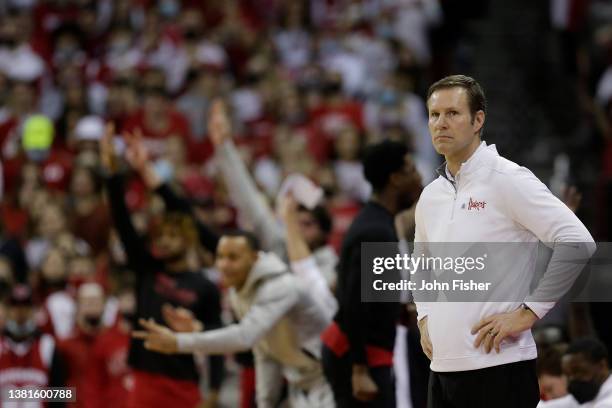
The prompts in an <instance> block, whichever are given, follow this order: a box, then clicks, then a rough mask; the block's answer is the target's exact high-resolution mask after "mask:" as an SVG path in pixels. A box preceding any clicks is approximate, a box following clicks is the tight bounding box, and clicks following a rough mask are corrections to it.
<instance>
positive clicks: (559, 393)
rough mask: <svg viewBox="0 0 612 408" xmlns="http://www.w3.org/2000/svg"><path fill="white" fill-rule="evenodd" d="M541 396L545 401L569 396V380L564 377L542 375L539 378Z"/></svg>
mask: <svg viewBox="0 0 612 408" xmlns="http://www.w3.org/2000/svg"><path fill="white" fill-rule="evenodd" d="M538 381H539V383H540V395H542V396H543V397H544V399H545V400H551V399H556V398H561V397H564V396H566V395H567V378H565V376H564V375H552V374H542V375H540V377H539V378H538Z"/></svg>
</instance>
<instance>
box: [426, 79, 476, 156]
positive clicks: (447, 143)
mask: <svg viewBox="0 0 612 408" xmlns="http://www.w3.org/2000/svg"><path fill="white" fill-rule="evenodd" d="M427 108H428V110H429V133H430V135H431V140H432V142H433V146H434V148H435V149H436V151H437V152H438V153H439V154H442V155H444V156H445V157H447V158H448V157H454V156H457V155H461V153H462V152H463V151H465V150H466V149H467V148H468V147H469V146H472V145H473V144H474V143H478V141H479V138H478V132H479V130H480V129H481V128H482V125H483V124H484V112H482V111H478V112H476V114H475V115H474V117H472V114H471V113H470V106H469V103H468V95H467V91H466V90H465V89H464V88H461V87H454V88H443V89H439V90H437V91H435V92H434V93H433V94H432V95H431V97H430V98H429V100H428V101H427Z"/></svg>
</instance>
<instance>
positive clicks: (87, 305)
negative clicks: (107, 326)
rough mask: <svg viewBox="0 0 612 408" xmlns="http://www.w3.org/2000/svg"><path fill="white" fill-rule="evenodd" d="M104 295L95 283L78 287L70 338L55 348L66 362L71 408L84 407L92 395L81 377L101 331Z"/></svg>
mask: <svg viewBox="0 0 612 408" xmlns="http://www.w3.org/2000/svg"><path fill="white" fill-rule="evenodd" d="M105 300H106V299H105V295H104V291H103V289H102V287H101V286H100V285H99V284H97V283H93V282H92V283H86V284H84V285H81V286H80V287H79V289H78V292H77V296H76V326H75V328H74V330H73V333H72V335H71V336H70V337H68V338H67V339H65V340H62V341H60V343H59V345H58V347H59V349H60V351H61V353H62V356H64V358H65V360H66V368H67V381H66V383H67V385H68V386H69V387H75V388H76V394H77V399H76V402H75V406H77V407H85V406H86V404H87V403H88V401H90V400H91V399H92V397H93V396H92V395H90V393H89V392H88V387H87V384H86V381H85V378H86V377H85V376H84V375H83V374H84V373H85V372H87V369H88V367H89V364H90V357H91V352H92V350H93V347H94V345H95V342H96V340H97V337H98V335H99V334H100V333H101V332H102V330H103V325H102V314H103V313H104V306H105Z"/></svg>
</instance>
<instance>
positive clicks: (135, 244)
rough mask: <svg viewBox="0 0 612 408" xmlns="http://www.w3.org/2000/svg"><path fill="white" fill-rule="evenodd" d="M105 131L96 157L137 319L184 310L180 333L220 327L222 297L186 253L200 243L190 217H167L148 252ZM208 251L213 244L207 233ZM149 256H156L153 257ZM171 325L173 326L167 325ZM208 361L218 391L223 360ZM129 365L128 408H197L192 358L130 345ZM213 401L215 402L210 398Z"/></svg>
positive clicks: (163, 190)
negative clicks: (132, 279)
mask: <svg viewBox="0 0 612 408" xmlns="http://www.w3.org/2000/svg"><path fill="white" fill-rule="evenodd" d="M113 133H114V131H113V129H112V128H111V127H110V126H109V128H108V129H107V132H106V134H105V135H104V138H103V139H102V141H101V143H100V158H101V163H102V165H103V166H104V168H105V170H106V171H107V172H108V173H109V175H110V177H109V178H108V180H107V189H108V194H109V202H110V207H111V213H112V216H113V219H114V222H115V227H116V228H117V231H118V233H119V237H120V239H121V242H122V244H123V247H124V249H125V253H126V256H127V259H128V266H129V267H130V268H131V269H132V270H133V271H134V272H135V273H136V288H135V289H136V313H135V314H136V317H139V318H153V319H156V320H158V321H161V320H162V319H164V318H165V317H166V314H167V313H166V312H165V311H166V310H168V309H172V310H173V307H175V308H182V309H187V310H189V311H190V312H191V314H192V315H193V316H194V317H195V319H196V320H197V321H194V322H193V324H191V325H189V327H185V326H182V327H181V330H183V329H184V330H186V331H195V330H202V324H203V325H204V327H205V328H206V329H207V330H208V329H214V328H215V327H220V326H221V316H220V314H221V305H220V295H219V291H218V289H217V287H216V286H215V285H214V284H213V283H212V282H210V281H209V280H208V279H206V278H205V277H204V276H203V275H202V274H201V273H198V272H196V271H194V270H192V269H191V267H190V263H189V255H188V254H189V250H190V249H191V248H192V247H193V246H194V245H196V243H197V241H198V232H199V231H198V229H197V227H196V225H195V224H194V222H193V219H192V217H191V216H190V215H187V214H184V213H180V212H168V213H166V214H164V216H163V218H162V220H161V221H160V222H159V224H158V225H157V226H156V228H155V229H154V230H153V231H152V234H151V235H152V237H151V238H152V239H151V240H152V244H153V249H152V250H150V249H149V248H148V247H147V245H146V244H145V242H144V239H143V237H140V236H139V235H138V233H137V232H136V230H135V228H134V225H133V224H132V221H131V217H130V214H129V211H128V209H127V206H126V204H125V199H124V190H123V187H122V182H123V180H122V177H121V175H120V174H119V172H118V158H117V157H116V156H115V151H114V145H113V139H112V138H113ZM157 192H158V193H159V194H160V195H161V196H162V197H163V198H164V201H165V202H166V203H169V202H170V203H171V202H172V199H171V196H172V195H173V193H172V192H171V191H170V189H169V187H168V186H166V185H163V186H160V188H159V189H158V190H157ZM208 235H209V239H208V241H209V242H210V247H211V248H214V247H216V243H217V239H218V238H216V237H215V236H214V234H212V233H210V234H208ZM153 252H154V253H155V254H153ZM168 323H169V324H172V322H171V321H168ZM219 359H220V357H216V360H215V359H212V358H211V360H210V361H211V379H210V382H211V388H213V389H215V390H218V388H219V386H220V383H221V379H222V376H223V372H222V370H223V360H219ZM128 363H129V364H130V366H131V367H132V368H133V378H134V389H133V392H132V393H131V394H130V398H129V402H128V406H129V407H145V406H146V407H167V406H171V405H176V406H182V407H195V406H197V405H198V404H199V402H200V398H201V396H200V390H199V387H198V382H199V373H198V371H197V368H196V364H195V362H194V358H193V356H188V355H184V356H166V355H160V354H157V353H152V352H150V351H148V350H146V349H145V348H144V347H143V345H142V343H141V342H138V341H134V340H133V341H132V342H131V344H130V352H129V356H128ZM213 398H214V397H213Z"/></svg>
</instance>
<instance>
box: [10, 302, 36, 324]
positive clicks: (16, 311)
mask: <svg viewBox="0 0 612 408" xmlns="http://www.w3.org/2000/svg"><path fill="white" fill-rule="evenodd" d="M6 317H7V320H13V321H14V322H16V323H17V324H24V323H26V322H27V321H29V320H31V319H32V318H33V317H34V308H33V307H32V306H29V305H16V306H10V307H9V308H8V312H7V316H6Z"/></svg>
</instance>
